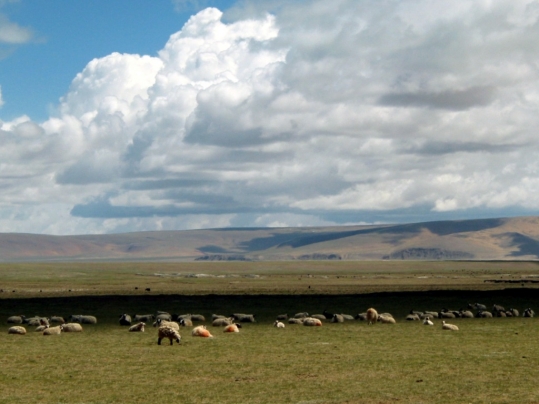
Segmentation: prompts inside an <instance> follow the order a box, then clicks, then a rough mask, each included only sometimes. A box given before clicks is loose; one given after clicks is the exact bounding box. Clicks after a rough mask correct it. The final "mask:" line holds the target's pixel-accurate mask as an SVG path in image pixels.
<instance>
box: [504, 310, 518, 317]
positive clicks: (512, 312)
mask: <svg viewBox="0 0 539 404" xmlns="http://www.w3.org/2000/svg"><path fill="white" fill-rule="evenodd" d="M505 314H506V315H507V317H518V316H519V315H520V313H519V311H518V310H517V309H513V308H509V309H507V310H506V311H505Z"/></svg>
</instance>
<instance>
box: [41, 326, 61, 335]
mask: <svg viewBox="0 0 539 404" xmlns="http://www.w3.org/2000/svg"><path fill="white" fill-rule="evenodd" d="M62 328H63V326H62V325H57V326H56V327H48V328H46V329H44V330H43V335H60V334H61V333H62Z"/></svg>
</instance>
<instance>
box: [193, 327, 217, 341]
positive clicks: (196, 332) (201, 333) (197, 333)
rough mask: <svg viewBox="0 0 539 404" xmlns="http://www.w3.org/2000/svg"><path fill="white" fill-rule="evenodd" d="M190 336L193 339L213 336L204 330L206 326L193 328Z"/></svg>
mask: <svg viewBox="0 0 539 404" xmlns="http://www.w3.org/2000/svg"><path fill="white" fill-rule="evenodd" d="M191 335H192V336H193V337H203V338H212V337H213V335H211V334H210V332H209V331H208V330H207V329H206V326H204V325H199V326H198V327H195V328H193V331H191Z"/></svg>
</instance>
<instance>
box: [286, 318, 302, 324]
mask: <svg viewBox="0 0 539 404" xmlns="http://www.w3.org/2000/svg"><path fill="white" fill-rule="evenodd" d="M288 324H303V318H289V319H288Z"/></svg>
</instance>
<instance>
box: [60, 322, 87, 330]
mask: <svg viewBox="0 0 539 404" xmlns="http://www.w3.org/2000/svg"><path fill="white" fill-rule="evenodd" d="M62 331H63V332H82V326H81V325H80V324H79V323H66V324H62Z"/></svg>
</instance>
